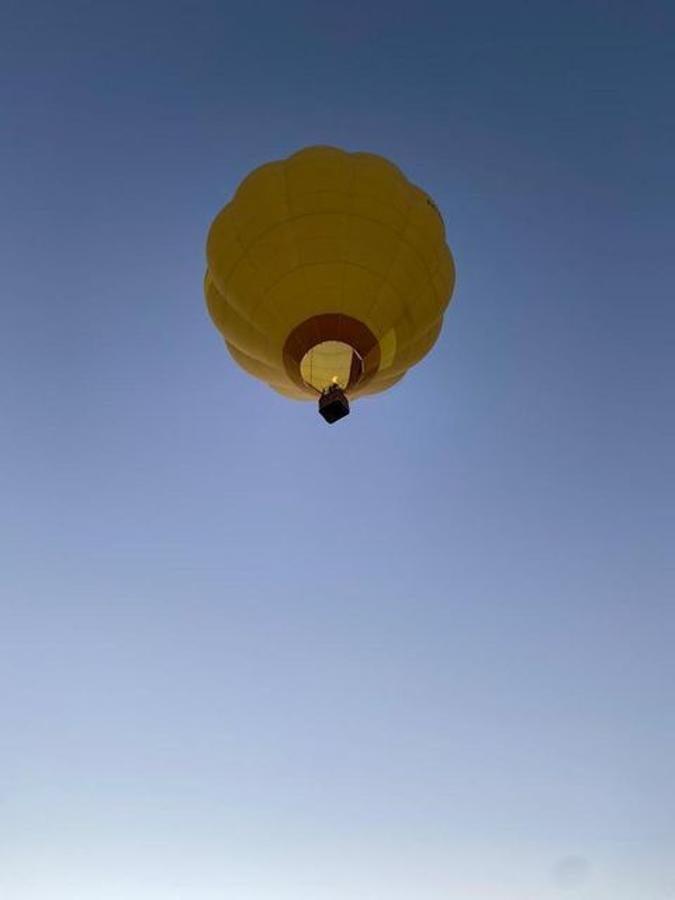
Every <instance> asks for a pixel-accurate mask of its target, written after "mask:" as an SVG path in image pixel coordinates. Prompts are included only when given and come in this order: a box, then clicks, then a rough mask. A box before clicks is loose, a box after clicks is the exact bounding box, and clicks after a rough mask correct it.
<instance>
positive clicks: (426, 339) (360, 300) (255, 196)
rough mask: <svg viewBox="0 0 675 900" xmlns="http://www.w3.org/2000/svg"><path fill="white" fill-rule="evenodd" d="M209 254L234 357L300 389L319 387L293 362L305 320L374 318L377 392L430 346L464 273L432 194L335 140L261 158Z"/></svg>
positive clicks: (214, 234)
mask: <svg viewBox="0 0 675 900" xmlns="http://www.w3.org/2000/svg"><path fill="white" fill-rule="evenodd" d="M206 256H207V265H208V269H207V273H206V279H205V285H204V290H205V294H206V301H207V305H208V309H209V312H210V315H211V317H212V319H213V322H214V324H215V325H216V327H217V328H218V330H219V331H220V332H221V334H222V335H223V337H224V338H225V341H226V344H227V346H228V349H229V350H230V353H231V354H232V356H233V358H234V359H235V361H236V362H237V363H238V364H239V365H240V366H242V368H244V369H245V370H246V371H247V372H249V373H250V374H251V375H253V376H254V377H256V378H260V379H261V380H263V381H265V382H267V383H268V384H269V385H270V386H271V387H273V388H274V389H275V390H277V391H279V392H280V393H282V394H284V395H285V396H290V397H293V398H296V399H313V398H314V399H315V398H316V388H315V387H313V386H312V385H307V386H306V389H305V390H304V391H303V390H302V389H301V388H300V387H298V385H296V384H295V383H294V382H293V381H292V380H291V379H290V378H289V375H288V373H287V371H286V368H285V365H284V358H283V348H284V344H285V342H286V339H287V337H288V335H289V334H290V333H291V331H292V330H293V329H294V328H295V327H296V326H298V325H299V324H300V323H302V322H304V321H305V320H306V319H309V318H311V317H312V316H315V315H318V314H323V313H343V314H346V315H348V316H351V317H352V318H355V319H358V320H359V321H360V322H362V323H363V324H364V325H366V326H367V327H368V328H369V329H370V330H371V332H372V333H373V334H374V335H375V337H376V338H377V339H378V341H379V342H380V365H379V369H378V371H377V373H376V374H375V376H374V378H373V379H372V380H370V381H369V382H367V383H364V385H363V390H362V393H363V394H372V393H377V392H378V391H380V390H386V389H387V388H388V387H390V386H391V385H392V384H393V383H395V382H396V381H398V380H400V378H401V377H402V376H403V375H404V374H405V372H406V370H407V369H408V368H410V367H411V366H413V365H415V364H416V363H417V362H419V361H420V359H422V357H423V356H425V355H426V354H427V353H428V352H429V350H430V349H431V347H432V346H433V344H434V343H435V341H436V338H437V337H438V334H439V333H440V330H441V325H442V318H443V313H444V311H445V309H446V307H447V306H448V303H449V302H450V298H451V296H452V291H453V287H454V281H455V271H454V264H453V259H452V255H451V253H450V250H449V248H448V246H447V244H446V241H445V229H444V226H443V222H442V219H441V217H440V214H439V213H438V211H437V209H436V207H435V205H434V204H433V202H432V201H431V200H430V199H429V198H428V197H427V195H426V194H425V193H424V192H423V191H422V190H420V188H418V187H416V186H415V185H413V184H411V183H410V182H409V181H408V180H407V179H406V178H405V176H404V175H403V174H402V172H401V171H400V170H399V169H398V168H397V167H396V166H394V165H393V164H392V163H390V162H388V161H387V160H386V159H384V158H382V157H380V156H375V155H373V154H370V153H347V152H345V151H343V150H339V149H337V148H335V147H309V148H307V149H305V150H301V151H300V152H298V153H295V154H294V155H292V156H290V157H289V158H288V159H285V160H280V161H277V162H271V163H268V164H266V165H264V166H261V167H260V168H258V169H255V170H254V171H253V172H252V173H251V174H250V175H249V176H248V177H247V178H246V179H245V180H244V181H243V182H242V184H241V185H240V187H239V188H238V190H237V192H236V193H235V195H234V197H233V199H232V200H231V202H230V203H229V204H228V205H227V206H225V208H224V209H223V210H221V212H220V213H219V214H218V215H217V216H216V219H215V220H214V222H213V224H212V226H211V229H210V232H209V236H208V241H207V248H206ZM340 377H344V373H342V372H341V376H340ZM360 393H361V392H360V391H359V385H358V384H357V385H355V386H354V388H353V389H352V390H350V396H353V397H356V396H359V394H360Z"/></svg>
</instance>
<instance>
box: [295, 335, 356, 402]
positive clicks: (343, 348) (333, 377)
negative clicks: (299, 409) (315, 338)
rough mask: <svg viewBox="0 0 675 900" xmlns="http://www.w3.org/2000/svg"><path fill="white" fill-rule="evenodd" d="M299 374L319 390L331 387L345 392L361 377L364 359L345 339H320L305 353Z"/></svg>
mask: <svg viewBox="0 0 675 900" xmlns="http://www.w3.org/2000/svg"><path fill="white" fill-rule="evenodd" d="M300 374H301V376H302V380H303V381H304V383H305V384H306V385H307V386H308V387H311V388H313V389H314V390H315V391H317V393H319V394H322V393H323V392H324V391H326V390H327V389H329V388H331V387H338V388H340V389H341V390H342V391H343V392H344V391H346V390H347V389H348V388H351V387H354V386H355V385H356V384H357V383H358V382H359V381H360V380H361V376H362V375H363V360H362V359H361V356H360V355H359V354H358V353H357V351H356V350H355V349H354V348H353V347H352V346H351V345H350V344H346V343H345V342H344V341H321V342H320V343H319V344H315V345H314V346H313V347H311V348H310V349H309V350H308V351H307V352H306V353H305V355H304V356H303V357H302V360H301V362H300Z"/></svg>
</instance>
